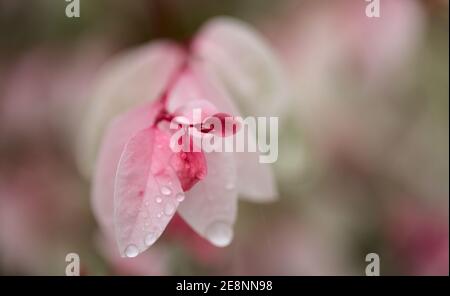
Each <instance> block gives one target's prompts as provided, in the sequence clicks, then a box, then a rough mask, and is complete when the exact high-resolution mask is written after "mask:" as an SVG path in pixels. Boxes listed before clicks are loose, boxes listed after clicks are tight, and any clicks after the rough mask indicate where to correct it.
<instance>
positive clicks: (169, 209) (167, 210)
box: [164, 203, 175, 216]
mask: <svg viewBox="0 0 450 296" xmlns="http://www.w3.org/2000/svg"><path fill="white" fill-rule="evenodd" d="M174 212H175V207H174V205H173V204H172V203H168V204H166V206H165V207H164V214H166V215H167V216H170V215H172V214H173V213H174Z"/></svg>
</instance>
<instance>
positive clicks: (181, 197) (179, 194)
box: [176, 192, 185, 202]
mask: <svg viewBox="0 0 450 296" xmlns="http://www.w3.org/2000/svg"><path fill="white" fill-rule="evenodd" d="M184 197H185V196H184V193H182V192H180V193H178V194H177V195H176V198H177V200H178V201H179V202H182V201H183V200H184Z"/></svg>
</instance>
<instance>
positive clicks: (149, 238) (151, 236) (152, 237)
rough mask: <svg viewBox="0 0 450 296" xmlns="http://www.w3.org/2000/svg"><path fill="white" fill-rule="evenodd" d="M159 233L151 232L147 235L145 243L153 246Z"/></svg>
mask: <svg viewBox="0 0 450 296" xmlns="http://www.w3.org/2000/svg"><path fill="white" fill-rule="evenodd" d="M156 238H157V235H156V233H154V232H150V233H149V234H147V235H146V236H145V239H144V243H145V245H146V246H147V247H149V246H151V245H152V244H153V243H154V242H155V241H156Z"/></svg>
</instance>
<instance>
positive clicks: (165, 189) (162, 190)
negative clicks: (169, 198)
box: [161, 186, 172, 195]
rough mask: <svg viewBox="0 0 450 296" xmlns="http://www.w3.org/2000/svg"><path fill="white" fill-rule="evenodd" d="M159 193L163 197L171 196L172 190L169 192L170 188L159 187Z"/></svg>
mask: <svg viewBox="0 0 450 296" xmlns="http://www.w3.org/2000/svg"><path fill="white" fill-rule="evenodd" d="M161 193H162V194H163V195H171V194H172V190H170V188H169V187H167V186H163V187H161Z"/></svg>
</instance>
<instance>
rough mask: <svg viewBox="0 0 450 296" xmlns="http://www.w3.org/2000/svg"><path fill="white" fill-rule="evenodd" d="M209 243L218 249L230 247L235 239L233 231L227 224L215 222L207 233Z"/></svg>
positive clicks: (207, 229)
mask: <svg viewBox="0 0 450 296" xmlns="http://www.w3.org/2000/svg"><path fill="white" fill-rule="evenodd" d="M205 235H206V237H207V238H208V239H209V241H210V242H211V243H212V244H214V245H215V246H217V247H225V246H228V245H229V244H230V242H231V239H232V238H233V229H232V228H231V226H230V224H228V223H226V222H221V221H218V222H213V223H212V224H210V225H209V226H208V227H207V228H206V231H205Z"/></svg>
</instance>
